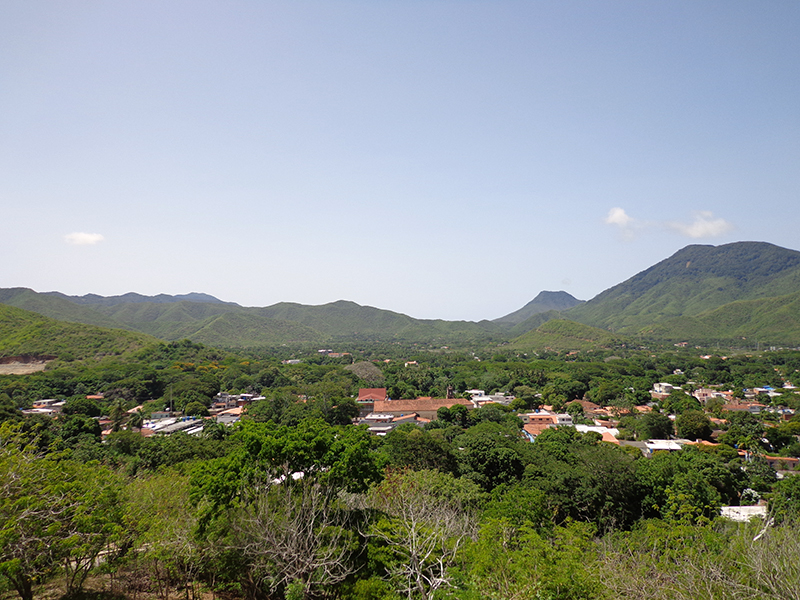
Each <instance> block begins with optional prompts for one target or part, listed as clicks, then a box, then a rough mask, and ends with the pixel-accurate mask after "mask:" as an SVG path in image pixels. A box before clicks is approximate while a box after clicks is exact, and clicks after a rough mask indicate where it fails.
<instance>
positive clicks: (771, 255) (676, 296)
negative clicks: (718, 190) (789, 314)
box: [565, 242, 800, 336]
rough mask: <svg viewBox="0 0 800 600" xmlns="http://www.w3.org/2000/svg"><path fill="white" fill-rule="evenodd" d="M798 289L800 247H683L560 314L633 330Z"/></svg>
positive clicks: (746, 244)
mask: <svg viewBox="0 0 800 600" xmlns="http://www.w3.org/2000/svg"><path fill="white" fill-rule="evenodd" d="M797 292H800V252H797V251H795V250H787V249H785V248H780V247H778V246H774V245H772V244H767V243H763V242H737V243H733V244H726V245H723V246H716V247H715V246H687V247H686V248H684V249H683V250H680V251H678V252H676V253H675V254H674V255H673V256H671V257H670V258H668V259H666V260H664V261H662V262H660V263H658V264H656V265H654V266H652V267H650V268H649V269H647V270H645V271H642V272H641V273H639V274H637V275H635V276H633V277H631V278H630V279H628V280H627V281H625V282H623V283H620V284H619V285H616V286H614V287H612V288H610V289H608V290H606V291H604V292H603V293H601V294H599V295H598V296H596V297H594V298H592V299H591V300H589V301H588V302H586V303H585V304H582V305H580V306H576V307H575V308H572V309H570V310H569V311H567V312H566V313H565V317H566V318H569V319H573V320H576V321H580V322H582V323H586V324H588V325H592V326H595V327H602V328H604V329H613V330H614V331H622V332H628V333H636V332H638V331H639V330H640V329H642V328H645V327H652V326H653V325H656V324H659V325H660V324H664V323H665V321H667V320H668V319H673V318H677V317H694V316H697V315H700V314H701V313H704V312H707V311H711V310H714V309H717V308H720V307H722V306H724V305H726V304H729V303H731V302H735V301H739V300H754V299H761V298H769V297H777V296H782V295H786V294H792V293H797ZM793 314H794V313H793ZM764 316H765V323H766V322H769V325H770V326H774V325H775V324H776V323H777V322H778V321H779V320H780V318H781V315H778V314H772V315H769V316H766V315H764ZM798 316H800V315H798ZM706 324H707V325H709V326H713V324H712V323H709V322H707V323H706ZM653 331H655V330H653ZM725 334H726V332H725V331H721V332H720V333H719V335H723V336H724V335H725Z"/></svg>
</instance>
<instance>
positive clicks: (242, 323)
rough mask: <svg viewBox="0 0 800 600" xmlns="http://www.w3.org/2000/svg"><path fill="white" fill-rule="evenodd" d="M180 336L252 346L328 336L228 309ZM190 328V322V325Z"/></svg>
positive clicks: (209, 343) (214, 344) (278, 320)
mask: <svg viewBox="0 0 800 600" xmlns="http://www.w3.org/2000/svg"><path fill="white" fill-rule="evenodd" d="M191 327H192V329H193V330H192V331H188V329H187V330H185V331H184V332H182V333H181V335H180V336H179V337H175V338H174V339H181V338H183V337H185V338H187V339H190V340H192V341H194V342H200V343H203V344H207V345H212V346H227V347H236V348H252V347H257V346H271V345H278V344H290V343H300V342H305V343H317V342H319V343H321V342H323V341H325V339H327V337H328V336H326V335H324V334H321V333H319V332H318V331H315V330H313V329H311V328H310V327H306V326H304V325H300V324H299V323H293V322H290V321H283V320H280V319H267V318H264V317H259V316H257V315H253V314H248V313H226V314H222V315H217V316H214V317H209V318H208V319H206V320H205V321H202V322H200V323H193V324H192V325H191ZM187 328H188V326H187Z"/></svg>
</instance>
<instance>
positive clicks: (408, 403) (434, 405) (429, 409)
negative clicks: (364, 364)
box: [373, 396, 474, 419]
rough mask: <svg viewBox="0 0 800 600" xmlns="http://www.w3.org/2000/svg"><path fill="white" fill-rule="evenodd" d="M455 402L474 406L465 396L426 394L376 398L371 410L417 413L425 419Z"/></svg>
mask: <svg viewBox="0 0 800 600" xmlns="http://www.w3.org/2000/svg"><path fill="white" fill-rule="evenodd" d="M456 404H461V405H462V406H466V407H467V408H469V409H471V408H473V407H474V405H473V404H472V402H471V401H470V400H467V399H466V398H431V397H429V396H428V397H422V398H416V399H414V400H390V399H387V400H376V401H375V403H374V405H373V410H374V411H375V412H379V413H391V414H392V415H394V416H396V417H399V416H401V415H406V414H408V413H417V414H418V415H419V416H420V417H423V418H425V419H435V418H436V411H438V410H439V409H440V408H442V407H445V408H451V407H453V406H455V405H456Z"/></svg>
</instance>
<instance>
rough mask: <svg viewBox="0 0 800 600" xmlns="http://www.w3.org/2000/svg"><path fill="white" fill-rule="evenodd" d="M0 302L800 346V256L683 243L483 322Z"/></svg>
mask: <svg viewBox="0 0 800 600" xmlns="http://www.w3.org/2000/svg"><path fill="white" fill-rule="evenodd" d="M0 304H5V305H9V306H14V307H17V308H21V309H25V310H29V311H32V312H34V313H38V314H39V315H43V316H45V317H49V318H51V319H56V320H58V321H66V322H70V323H83V324H87V325H93V326H100V327H106V328H109V327H110V328H116V329H121V330H127V331H129V332H130V331H136V332H140V333H144V334H148V335H152V336H154V337H157V338H159V339H163V340H177V339H184V338H187V339H190V340H193V341H198V342H202V343H205V344H208V345H214V346H228V347H258V346H262V347H267V346H275V345H280V344H295V343H306V344H323V343H328V342H346V341H363V342H403V343H419V344H429V345H457V344H470V345H490V344H493V343H510V344H511V345H512V347H514V348H526V349H531V348H532V347H533V346H536V345H540V346H541V347H546V346H547V347H552V348H559V349H568V348H569V347H575V348H577V347H578V346H580V347H585V346H586V344H594V345H595V346H597V347H611V346H614V344H616V343H617V341H618V340H619V339H620V338H619V336H620V335H627V336H634V337H635V338H636V339H637V340H642V339H649V340H655V341H665V342H669V341H689V342H692V343H694V342H698V343H699V342H702V343H714V342H724V343H726V344H728V343H733V344H736V343H738V341H741V340H742V338H746V339H756V340H757V341H758V343H763V344H765V345H766V344H774V345H784V346H785V345H790V346H798V345H800V252H797V251H795V250H788V249H785V248H780V247H778V246H775V245H773V244H768V243H764V242H737V243H733V244H726V245H722V246H704V245H692V246H687V247H686V248H684V249H682V250H680V251H678V252H676V253H675V254H674V255H673V256H671V257H669V258H667V259H665V260H663V261H661V262H659V263H657V264H656V265H654V266H652V267H650V268H649V269H646V270H645V271H642V272H641V273H638V274H636V275H634V276H633V277H631V278H630V279H628V280H626V281H624V282H622V283H620V284H618V285H615V286H614V287H611V288H609V289H607V290H606V291H604V292H602V293H601V294H599V295H598V296H596V297H594V298H592V299H591V300H589V301H588V302H581V301H580V300H578V299H576V298H574V297H573V296H571V295H570V294H568V293H566V292H542V293H540V294H539V295H538V296H537V297H536V298H534V300H532V301H531V302H529V303H528V304H526V305H525V306H524V307H522V308H521V309H519V310H517V311H514V312H512V313H510V314H508V315H506V316H504V317H500V318H498V319H495V320H493V321H488V320H485V321H480V322H469V321H444V320H425V319H414V318H412V317H409V316H408V315H404V314H401V313H396V312H393V311H388V310H382V309H378V308H374V307H370V306H361V305H359V304H356V303H354V302H349V301H344V300H340V301H337V302H331V303H329V304H323V305H320V306H307V305H302V304H296V303H289V302H281V303H279V304H275V305H272V306H267V307H263V308H258V307H243V306H239V305H238V304H235V303H231V302H223V301H221V300H219V299H217V298H215V297H213V296H209V295H207V294H200V293H192V294H186V295H180V296H169V295H166V294H161V295H158V296H142V295H140V294H134V293H130V294H125V295H122V296H113V297H103V296H97V295H93V294H89V295H86V296H67V295H64V294H60V293H58V292H48V293H38V292H35V291H33V290H30V289H27V288H9V289H0ZM552 321H559V324H558V326H557V327H556V325H555V324H553V323H551V322H552ZM564 321H571V322H573V323H572V326H568V325H566V324H564V323H563V322H564ZM578 324H581V326H578ZM583 326H588V327H589V328H594V329H582V327H583ZM570 327H571V328H570ZM598 331H602V332H605V334H603V335H601V334H600V333H598ZM609 332H612V333H613V334H610V333H609ZM553 336H557V337H559V341H557V342H556V341H554V337H553ZM748 345H749V343H748Z"/></svg>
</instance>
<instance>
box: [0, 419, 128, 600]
mask: <svg viewBox="0 0 800 600" xmlns="http://www.w3.org/2000/svg"><path fill="white" fill-rule="evenodd" d="M119 492H120V484H119V481H118V480H117V478H116V477H115V476H114V474H113V473H111V472H109V471H108V470H106V469H103V468H100V467H99V466H98V465H95V464H86V465H84V464H80V463H77V462H75V461H70V460H66V459H59V458H55V457H53V458H49V457H48V458H42V457H37V456H36V455H34V454H33V452H32V449H31V448H30V447H29V446H27V444H26V441H25V439H24V437H22V436H21V435H20V434H19V433H18V430H14V429H12V428H10V427H9V426H8V425H7V424H4V425H0V575H3V576H4V577H5V578H7V579H8V581H10V582H11V584H12V586H13V587H14V589H15V590H16V591H17V593H18V594H19V595H20V597H21V598H22V599H23V600H32V598H33V585H34V584H36V583H39V582H42V581H44V580H46V579H47V578H48V577H49V576H51V575H52V574H53V572H54V571H55V569H56V568H57V567H58V566H59V565H61V566H63V568H64V569H65V573H66V583H67V590H68V592H76V591H78V590H80V589H81V587H82V586H83V582H84V581H85V579H86V576H87V575H88V573H89V570H90V569H91V568H92V566H93V564H94V559H95V558H96V557H97V556H98V554H99V553H100V551H101V550H103V549H104V548H105V546H106V544H107V543H109V542H111V541H113V540H114V539H116V537H117V536H118V534H119V531H120V526H121V521H122V510H121V507H120V502H119V500H120V498H119Z"/></svg>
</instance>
